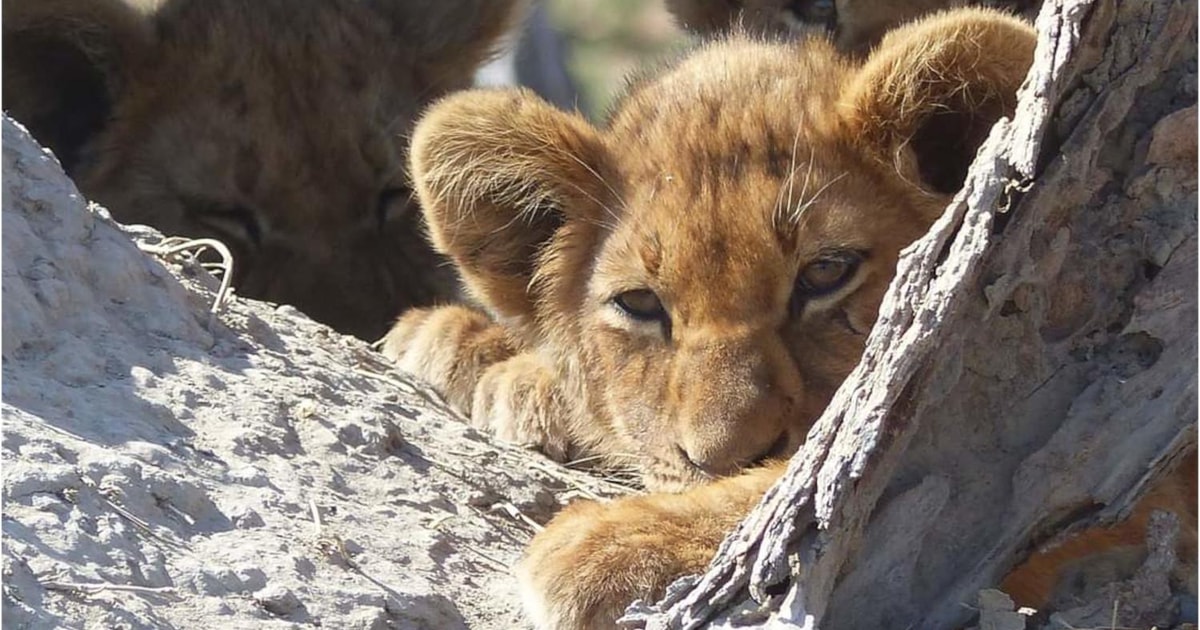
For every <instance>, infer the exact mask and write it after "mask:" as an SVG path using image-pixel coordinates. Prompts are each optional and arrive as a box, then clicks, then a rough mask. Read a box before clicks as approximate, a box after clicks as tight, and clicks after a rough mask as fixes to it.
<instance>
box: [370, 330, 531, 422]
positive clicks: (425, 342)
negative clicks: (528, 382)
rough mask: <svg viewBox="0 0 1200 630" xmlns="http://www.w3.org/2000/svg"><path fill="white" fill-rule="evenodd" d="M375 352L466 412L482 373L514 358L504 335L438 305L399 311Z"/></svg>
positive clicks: (506, 333) (509, 338) (506, 335)
mask: <svg viewBox="0 0 1200 630" xmlns="http://www.w3.org/2000/svg"><path fill="white" fill-rule="evenodd" d="M381 351H382V352H383V354H384V356H386V357H387V358H389V359H391V360H393V361H395V362H396V365H397V366H399V367H400V369H402V370H404V371H405V372H408V373H409V374H412V375H414V376H417V377H419V378H421V379H422V380H424V381H425V382H427V383H429V384H430V385H432V386H433V388H434V389H436V390H438V392H440V393H441V394H442V396H444V397H445V398H446V400H447V401H448V402H449V403H450V404H452V405H454V406H455V407H458V408H459V409H460V410H462V411H463V412H464V413H470V411H471V402H472V400H473V399H474V397H475V386H476V385H478V384H479V379H480V377H481V376H483V372H484V370H486V369H487V368H489V367H491V366H492V365H495V364H497V363H499V362H501V361H504V360H506V359H508V358H510V357H512V356H513V355H515V354H516V352H517V347H516V344H515V343H514V341H513V339H511V337H510V336H509V334H508V331H507V330H505V329H504V327H503V326H501V325H499V324H497V323H495V322H493V321H492V320H491V318H490V317H488V316H487V315H486V314H484V313H482V312H480V311H477V310H475V309H473V308H468V307H465V306H441V307H434V308H416V309H412V310H409V311H407V312H405V313H404V315H402V316H400V318H399V319H398V320H396V323H395V324H393V325H392V329H391V330H390V331H388V334H387V336H386V337H384V338H383V346H382V348H381Z"/></svg>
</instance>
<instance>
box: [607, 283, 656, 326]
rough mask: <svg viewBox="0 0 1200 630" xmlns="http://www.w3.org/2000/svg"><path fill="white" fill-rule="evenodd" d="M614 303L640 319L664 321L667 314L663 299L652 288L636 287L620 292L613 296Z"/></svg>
mask: <svg viewBox="0 0 1200 630" xmlns="http://www.w3.org/2000/svg"><path fill="white" fill-rule="evenodd" d="M613 304H616V305H617V308H619V309H621V311H622V312H624V313H625V314H626V315H628V316H630V317H632V318H634V319H636V320H638V321H643V322H654V321H662V320H664V319H665V318H666V316H667V312H666V310H665V309H663V305H662V301H660V300H659V299H658V296H657V295H655V294H654V292H653V291H651V290H650V289H634V290H633V291H626V292H624V293H620V294H618V295H617V296H616V297H614V298H613Z"/></svg>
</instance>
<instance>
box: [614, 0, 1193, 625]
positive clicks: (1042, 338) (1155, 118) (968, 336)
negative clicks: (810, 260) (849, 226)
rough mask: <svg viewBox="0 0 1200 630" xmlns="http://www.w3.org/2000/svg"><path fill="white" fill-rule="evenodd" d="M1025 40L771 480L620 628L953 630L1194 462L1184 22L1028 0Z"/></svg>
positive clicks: (1155, 2) (1183, 15) (1189, 84)
mask: <svg viewBox="0 0 1200 630" xmlns="http://www.w3.org/2000/svg"><path fill="white" fill-rule="evenodd" d="M1037 25H1038V29H1039V31H1040V40H1039V44H1038V50H1037V55H1036V61H1035V65H1034V67H1033V70H1032V71H1031V73H1030V76H1029V79H1028V81H1027V83H1026V85H1025V87H1024V88H1023V90H1022V94H1021V98H1020V105H1019V110H1018V113H1017V115H1016V117H1015V118H1014V120H1012V121H1011V122H1002V123H1000V124H998V125H997V126H996V128H995V129H994V130H993V133H992V134H991V137H990V138H989V140H988V141H987V143H986V144H985V146H984V148H983V149H982V150H981V152H980V154H979V157H978V159H977V160H976V162H975V164H974V166H973V168H972V170H971V174H970V176H969V177H968V182H967V184H966V186H965V188H964V190H963V192H962V193H961V194H960V195H959V196H958V197H957V198H956V200H955V202H954V203H953V204H952V205H951V207H950V208H949V209H948V210H947V213H946V215H945V216H944V217H943V218H942V219H941V220H940V221H939V222H938V223H937V224H936V225H935V226H934V228H933V229H932V231H931V233H930V234H929V235H928V236H927V237H926V238H924V239H923V240H921V241H920V242H918V243H917V244H916V245H915V246H914V247H913V248H912V250H911V251H910V252H909V253H908V255H907V256H905V257H904V258H903V260H901V262H900V265H899V271H898V274H897V278H896V281H895V282H894V283H893V286H892V288H891V291H890V292H889V295H888V297H887V299H886V300H885V303H884V306H883V309H882V311H881V315H880V319H879V322H878V324H877V326H876V330H875V332H874V333H873V334H872V337H871V340H870V342H869V344H868V348H867V351H866V354H865V356H864V358H863V361H862V363H861V365H860V366H859V367H858V369H857V370H855V372H854V373H853V374H852V375H851V377H850V378H849V379H848V380H847V382H846V383H845V385H844V386H843V387H842V388H841V390H840V391H839V393H838V395H837V397H836V399H835V400H834V402H833V404H832V405H831V407H830V408H829V410H828V411H827V412H826V413H825V415H824V416H823V417H822V418H821V419H820V421H819V422H818V424H817V426H816V427H815V428H814V429H813V431H812V432H811V433H810V435H809V440H808V442H807V444H806V445H805V446H804V448H803V449H802V450H801V451H800V453H798V454H797V456H796V457H795V458H794V460H793V462H792V465H791V468H790V470H789V472H788V475H787V476H786V477H785V478H784V479H783V480H782V481H781V483H779V484H778V485H777V486H776V487H775V488H774V489H773V490H771V491H770V492H769V493H768V494H767V496H766V497H765V498H764V500H763V502H762V503H761V504H760V505H759V507H758V508H757V509H756V510H755V511H754V512H753V513H752V514H751V515H750V517H749V518H748V519H747V520H746V521H745V522H744V523H743V524H742V526H741V527H740V528H739V529H738V530H737V531H736V532H735V533H733V534H732V535H731V536H730V537H729V538H728V539H727V540H726V542H725V544H724V545H723V547H722V549H721V551H720V553H719V555H718V557H717V558H716V559H715V560H714V562H713V564H712V565H711V567H710V569H709V571H708V573H707V574H706V575H704V576H703V577H701V578H699V579H689V580H685V581H682V582H680V583H678V584H676V585H675V587H674V588H672V589H671V591H670V592H669V594H668V596H667V598H666V600H665V601H663V602H660V603H659V604H658V605H656V606H652V607H646V606H643V607H641V609H640V611H638V612H635V613H634V614H633V615H631V621H632V622H633V625H638V624H639V623H640V624H643V625H645V626H646V627H655V628H656V627H679V626H682V627H695V626H697V625H698V624H700V623H701V622H704V621H705V620H708V621H710V622H711V621H712V620H713V619H717V620H721V619H724V620H725V622H726V623H732V624H735V625H743V624H744V623H746V622H749V623H750V624H753V623H758V622H755V621H753V620H754V619H755V618H757V619H760V620H761V619H762V618H763V616H762V614H761V613H762V610H761V609H767V610H770V611H773V613H772V614H773V618H774V619H775V620H787V621H791V622H794V623H797V624H804V625H805V627H821V628H826V629H829V628H954V627H961V626H963V625H965V624H968V623H970V622H971V619H972V617H973V616H974V615H975V614H976V613H975V611H974V609H973V608H972V606H974V605H975V604H976V599H977V594H978V592H979V591H980V589H984V588H988V587H990V586H993V585H996V584H998V583H999V582H1000V580H1001V579H1002V578H1003V576H1004V575H1005V574H1006V573H1007V572H1008V571H1009V570H1010V569H1011V568H1012V567H1013V566H1014V564H1015V563H1016V562H1018V561H1019V560H1020V559H1021V557H1022V556H1023V555H1027V553H1028V551H1029V550H1030V549H1032V548H1035V546H1036V545H1037V544H1039V543H1042V542H1044V541H1047V540H1049V539H1051V538H1052V537H1053V536H1055V535H1059V534H1064V533H1067V532H1070V531H1077V530H1078V529H1079V528H1081V527H1086V526H1090V525H1094V524H1097V523H1104V522H1110V521H1112V520H1114V519H1116V518H1118V517H1120V516H1121V515H1123V513H1124V512H1125V511H1127V510H1128V508H1129V507H1130V505H1131V504H1132V502H1133V501H1134V500H1135V499H1136V498H1137V497H1138V496H1139V495H1140V493H1142V492H1143V491H1144V489H1145V486H1146V484H1147V483H1148V482H1149V481H1151V480H1152V479H1153V478H1154V477H1155V476H1156V475H1157V474H1158V473H1159V472H1160V471H1162V470H1163V469H1164V468H1165V467H1166V466H1167V465H1168V464H1169V463H1170V462H1171V461H1172V460H1173V458H1176V457H1178V456H1180V455H1181V454H1182V453H1183V452H1184V451H1186V450H1188V449H1194V448H1195V440H1196V431H1195V424H1194V422H1195V418H1196V381H1197V356H1196V309H1197V305H1196V302H1197V300H1196V208H1197V196H1196V190H1197V188H1196V107H1195V103H1196V3H1195V2H1181V1H1171V0H1140V1H1138V0H1120V1H1118V0H1107V1H1098V2H1089V1H1086V0H1048V1H1047V2H1046V3H1045V6H1044V8H1043V10H1042V13H1041V15H1040V17H1039V18H1038V24H1037ZM785 586H786V588H784V587H785ZM772 594H775V595H774V596H772ZM751 599H753V600H754V601H757V602H765V604H763V605H759V604H755V603H753V602H752V601H750V600H751ZM756 607H757V608H759V609H760V610H759V612H758V613H752V614H748V613H747V610H750V609H754V608H756ZM734 611H740V612H734ZM1153 612H1154V611H1145V610H1143V611H1138V610H1133V609H1131V608H1127V609H1124V610H1121V611H1120V614H1119V618H1118V625H1121V623H1123V622H1122V621H1121V620H1122V619H1128V618H1129V617H1128V615H1145V614H1152V613H1153ZM1138 619H1145V617H1138ZM739 620H740V621H739ZM1105 627H1107V619H1106V623H1105Z"/></svg>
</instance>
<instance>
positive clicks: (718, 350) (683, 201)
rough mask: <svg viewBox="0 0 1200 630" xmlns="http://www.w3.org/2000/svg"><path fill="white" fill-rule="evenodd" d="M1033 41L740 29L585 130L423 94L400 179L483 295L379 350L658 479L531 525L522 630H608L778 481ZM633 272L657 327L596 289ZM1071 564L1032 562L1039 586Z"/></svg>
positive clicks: (1018, 77) (528, 100) (498, 421)
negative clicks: (811, 276) (875, 44)
mask: <svg viewBox="0 0 1200 630" xmlns="http://www.w3.org/2000/svg"><path fill="white" fill-rule="evenodd" d="M1033 45H1034V35H1033V33H1032V31H1031V29H1030V28H1029V27H1028V26H1026V25H1025V24H1023V23H1022V22H1019V21H1017V20H1016V19H1014V18H1010V17H1006V16H1004V15H1001V14H999V13H994V12H989V11H982V10H962V11H958V12H954V13H947V14H941V15H937V16H934V17H931V18H929V19H927V20H925V21H922V22H919V23H915V24H913V25H910V26H907V27H904V28H902V29H899V30H897V31H894V32H892V33H891V34H890V35H888V36H887V37H886V38H885V39H884V40H883V42H882V43H881V44H880V46H879V48H878V49H877V50H876V51H875V52H874V53H872V54H871V55H870V56H869V57H867V58H866V59H865V60H863V61H858V60H855V59H853V58H849V57H844V56H842V55H841V54H840V53H838V52H836V49H835V48H834V46H832V45H831V44H830V43H829V42H827V41H825V40H822V39H812V40H805V41H801V42H798V43H793V44H779V43H765V42H762V41H758V40H755V39H753V38H749V37H746V36H744V35H734V36H731V37H729V38H727V39H724V40H720V41H717V42H713V43H711V44H708V45H706V46H704V47H702V48H701V49H699V50H697V51H695V52H694V53H692V54H691V55H689V56H688V57H687V58H685V59H684V60H682V61H680V62H678V63H675V64H671V65H668V66H666V67H664V68H662V69H659V70H658V71H656V72H650V73H647V74H646V75H645V76H643V77H642V78H640V79H638V80H635V81H633V82H632V84H631V85H630V87H629V88H628V90H627V93H626V94H625V95H624V97H623V98H622V99H620V101H619V103H618V105H617V106H616V108H615V111H614V112H613V114H612V116H611V118H610V120H609V121H608V123H607V124H606V125H604V126H602V127H599V128H598V127H596V126H593V125H591V124H589V123H588V122H587V121H585V120H584V119H583V118H581V117H579V116H577V115H574V114H569V113H564V112H561V111H558V110H555V109H553V108H552V107H550V106H549V105H547V104H545V103H544V102H542V101H541V100H539V99H537V98H536V97H534V96H533V95H531V94H529V93H527V92H523V91H474V92H468V93H464V94H459V95H455V96H451V97H448V98H446V99H444V100H443V101H441V102H439V103H438V104H437V105H436V106H434V107H433V108H432V109H431V110H430V112H429V113H428V115H427V116H426V117H425V118H424V119H423V120H422V121H421V123H420V124H419V125H418V127H417V129H416V130H415V132H414V139H413V152H412V171H413V174H414V177H415V181H416V186H417V190H418V193H419V196H420V199H421V203H422V205H423V208H424V211H425V213H426V217H427V220H428V223H429V225H430V229H431V234H432V237H433V239H434V242H435V243H436V246H437V248H438V249H439V251H442V252H444V253H445V254H447V255H448V256H449V257H450V258H451V259H452V260H453V261H454V263H455V265H456V267H457V268H458V270H459V271H460V272H461V273H462V274H463V277H464V279H465V282H466V285H467V288H468V289H469V291H470V292H471V294H472V295H473V296H474V297H475V299H476V300H477V301H478V303H479V304H480V305H482V308H480V309H476V308H473V307H468V306H454V307H447V308H441V309H422V310H418V311H415V312H412V313H409V314H408V315H405V316H404V317H402V318H401V319H400V320H399V321H398V323H397V324H396V326H395V328H394V329H393V331H392V333H391V334H390V335H389V337H388V339H387V343H386V345H385V352H386V353H388V354H389V355H390V356H392V357H394V358H396V359H397V360H398V361H399V364H400V366H401V367H403V368H405V369H407V370H410V371H412V372H414V373H416V374H418V375H421V376H422V377H424V378H426V379H428V380H429V381H430V382H432V383H433V384H434V385H435V386H437V387H438V388H439V389H440V390H441V391H442V392H444V393H445V394H446V396H447V398H448V399H449V400H450V401H451V402H452V403H454V404H456V405H459V406H460V407H462V408H463V409H464V410H465V411H467V412H469V414H470V416H471V421H472V422H473V423H475V424H476V425H478V426H480V427H484V428H487V429H489V430H491V431H493V432H495V433H497V434H498V435H499V436H501V437H503V438H504V439H507V440H511V441H516V442H520V443H523V444H526V445H530V446H534V447H537V448H540V449H542V450H543V451H544V452H546V453H547V454H549V455H550V456H552V457H554V458H556V459H560V460H564V459H576V458H589V459H593V458H597V457H598V458H607V459H608V460H609V463H610V465H612V466H615V467H618V468H623V469H632V470H635V471H638V472H640V473H641V474H642V478H643V481H644V482H645V485H646V486H647V487H648V488H649V489H650V490H652V491H660V493H657V494H650V495H647V496H641V497H633V498H626V499H620V500H617V501H614V502H611V503H608V504H598V503H591V502H579V503H576V504H574V505H572V506H570V507H568V508H567V509H566V510H564V511H563V512H562V513H561V514H560V515H559V516H557V517H556V518H555V519H554V520H553V521H552V522H551V523H550V524H549V525H548V526H547V528H546V529H545V531H543V532H542V533H540V534H538V535H537V536H536V537H535V538H534V540H533V542H532V544H531V546H530V548H529V550H528V552H527V556H526V558H525V560H524V561H523V562H522V564H521V566H520V567H519V569H518V575H519V577H520V584H521V593H522V597H523V599H524V603H525V608H526V610H527V612H528V613H529V615H530V617H531V618H532V619H533V620H534V622H535V623H536V625H537V626H538V627H540V628H566V629H572V628H609V627H612V625H613V620H614V618H615V617H616V616H617V615H619V613H620V612H621V611H622V610H623V609H624V607H625V605H626V604H627V603H629V602H630V601H631V600H632V599H634V598H637V597H641V598H647V597H650V598H653V597H657V596H658V595H660V594H661V592H662V588H663V587H664V586H665V585H666V584H668V583H669V582H670V581H671V580H672V579H674V578H675V577H677V576H679V575H681V574H684V573H692V572H697V571H700V570H702V569H703V568H704V566H705V565H706V564H707V563H708V561H709V560H710V559H711V557H712V554H713V553H714V551H715V549H716V546H717V544H718V542H719V541H720V540H721V539H722V537H723V536H724V535H725V533H726V532H727V531H728V530H729V529H730V528H731V527H732V526H733V525H734V524H735V523H736V522H737V521H738V520H739V519H740V518H741V517H742V516H743V515H744V514H745V512H746V510H747V509H749V507H750V506H752V505H753V504H754V503H755V502H757V500H758V499H759V497H760V496H761V494H762V492H763V491H764V490H765V489H766V488H767V487H768V486H769V485H770V484H771V483H772V482H773V481H774V480H775V479H776V478H777V477H778V475H779V474H780V473H781V471H782V465H781V464H779V463H771V464H767V465H765V466H760V467H754V466H755V464H756V463H757V462H760V461H761V460H768V461H777V460H776V458H777V457H783V456H786V455H788V454H790V453H791V452H793V451H794V450H795V448H796V447H797V446H798V444H800V442H801V441H802V440H803V439H804V436H805V433H806V431H807V430H808V429H809V427H810V425H811V423H812V422H813V421H814V419H815V418H816V417H817V415H818V414H819V413H820V412H821V410H822V409H823V408H824V407H825V406H826V405H827V404H828V402H829V400H830V397H831V395H832V392H833V391H834V389H835V388H836V387H837V386H838V384H839V383H841V381H842V380H843V379H844V378H845V377H846V375H847V374H848V372H849V371H850V370H851V368H852V367H853V366H854V365H855V363H856V362H857V361H858V359H859V357H860V355H861V353H862V350H863V344H864V341H865V338H866V334H867V333H868V331H869V330H870V328H871V326H872V324H873V323H874V321H875V318H876V316H877V311H878V308H879V303H880V300H881V297H882V294H883V292H884V290H885V288H886V286H887V284H888V282H889V281H890V279H891V277H892V275H893V273H894V266H895V263H896V259H897V255H898V252H899V251H900V249H901V248H903V247H904V246H906V245H907V244H909V243H910V242H911V241H913V240H914V239H916V238H917V237H919V236H920V235H921V234H922V233H923V232H924V231H925V230H926V229H927V228H928V226H929V225H930V223H931V222H932V221H933V220H934V218H935V217H936V216H937V215H938V214H939V213H940V212H941V210H942V209H943V208H944V207H945V205H946V202H947V201H948V198H949V195H950V194H952V192H953V191H954V190H955V189H957V188H958V187H959V186H960V185H961V182H962V177H963V175H964V173H965V169H966V167H967V165H968V164H969V163H970V161H971V159H972V158H973V156H974V153H975V150H976V147H977V146H978V145H979V143H980V142H981V141H982V139H983V137H984V134H986V132H987V130H988V129H989V128H990V126H991V124H992V123H993V122H994V121H995V120H996V119H998V118H999V117H1000V116H1002V115H1004V114H1006V113H1010V112H1011V111H1012V109H1013V107H1014V106H1015V94H1016V91H1017V88H1018V86H1019V85H1020V83H1021V81H1022V80H1023V78H1024V76H1025V73H1026V70H1027V69H1028V66H1029V64H1030V61H1031V59H1032V53H1033ZM845 250H853V251H857V252H860V253H861V255H862V260H863V262H862V264H861V266H860V268H859V270H858V273H857V274H855V275H854V276H853V277H851V278H850V279H849V280H848V281H847V282H846V284H845V285H844V286H843V287H842V288H840V289H839V290H836V291H834V292H832V293H831V294H829V295H826V296H824V297H821V298H819V299H813V300H810V301H809V302H808V303H807V304H805V305H803V308H799V309H797V308H794V307H793V308H790V309H789V298H790V297H791V295H792V293H793V290H794V286H795V282H796V278H797V276H798V275H799V274H801V273H802V272H801V270H802V269H804V268H805V267H806V266H807V265H808V264H810V263H811V262H812V261H814V260H816V259H818V258H819V257H820V256H822V253H823V252H829V251H845ZM640 289H651V290H653V291H654V292H655V293H656V294H657V295H658V296H659V298H660V300H661V302H662V304H663V306H664V309H665V311H666V312H667V314H668V315H669V320H670V323H669V326H666V325H664V324H663V323H662V322H659V321H638V320H636V319H634V318H631V317H630V316H628V315H626V314H623V312H622V311H621V310H620V309H619V308H618V307H617V306H616V304H615V303H614V301H613V298H614V297H615V296H617V295H619V294H621V293H622V292H625V291H630V290H640ZM781 438H782V440H781ZM739 471H740V472H739ZM661 491H681V492H680V493H678V494H666V493H661ZM1191 522H1192V530H1194V529H1195V527H1194V522H1195V519H1194V516H1193V518H1192V521H1191ZM1130 539H1132V535H1131V536H1130ZM1093 548H1094V547H1093ZM1062 560H1063V559H1062V558H1057V559H1053V558H1052V559H1051V560H1049V561H1048V562H1050V563H1051V564H1049V565H1047V564H1045V563H1043V564H1042V565H1041V566H1040V567H1039V566H1038V565H1037V564H1036V563H1037V562H1038V561H1039V560H1038V559H1035V560H1034V561H1032V565H1031V566H1033V568H1032V569H1029V570H1028V571H1027V572H1026V575H1027V576H1031V577H1030V579H1031V580H1032V581H1034V582H1037V583H1033V584H1031V587H1032V589H1033V590H1035V591H1037V590H1039V589H1040V590H1044V589H1045V588H1048V587H1047V586H1046V585H1045V582H1047V580H1046V579H1043V577H1041V576H1043V575H1045V574H1054V571H1055V567H1054V564H1053V563H1057V562H1061V561H1062ZM1017 579H1018V581H1019V580H1020V579H1022V578H1021V577H1020V575H1019V574H1018V575H1017ZM1014 590H1016V589H1014ZM1037 595H1038V594H1037V593H1033V594H1029V593H1025V594H1023V596H1029V597H1036V596H1037Z"/></svg>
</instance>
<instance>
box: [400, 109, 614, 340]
mask: <svg viewBox="0 0 1200 630" xmlns="http://www.w3.org/2000/svg"><path fill="white" fill-rule="evenodd" d="M410 155H411V172H412V177H413V180H414V183H415V188H416V191H417V194H418V196H419V198H420V201H421V208H422V210H423V212H424V213H425V219H426V223H427V224H428V226H429V232H430V236H431V237H432V239H433V243H434V245H435V246H436V247H437V248H438V249H439V250H440V251H441V252H442V253H444V254H446V255H448V256H450V258H451V259H453V260H454V262H455V264H456V265H457V266H458V269H459V271H460V272H461V273H462V275H463V279H464V280H465V281H466V283H467V287H468V288H469V289H470V290H471V292H472V293H473V294H474V296H475V297H476V298H478V299H479V300H481V301H482V302H483V303H484V304H485V305H486V306H488V307H489V308H490V309H491V310H492V311H494V312H495V313H496V314H497V315H501V316H504V317H518V318H519V317H526V316H528V315H530V314H531V313H532V312H533V306H534V302H535V301H536V299H537V295H536V293H537V291H538V287H537V283H536V282H534V280H535V278H536V277H537V270H538V269H539V268H540V267H542V266H544V265H546V264H550V263H554V262H561V259H562V258H563V257H564V256H568V255H569V254H568V252H570V251H572V250H575V251H578V249H579V248H580V247H586V242H587V241H588V240H589V239H593V238H594V236H592V235H591V233H592V232H593V231H594V230H595V229H596V226H598V225H599V224H600V222H601V221H600V218H601V217H602V216H603V215H602V214H601V212H603V211H604V210H603V209H604V208H605V207H607V206H608V204H610V203H611V202H610V201H606V199H608V197H609V189H608V188H607V187H606V186H605V185H604V183H603V182H604V179H602V177H603V175H602V174H603V173H604V172H606V171H607V170H608V167H607V160H606V155H607V154H606V152H605V150H604V147H603V144H602V141H601V139H600V138H599V136H598V135H597V132H596V130H595V128H593V127H592V126H591V125H590V124H588V123H587V122H586V121H585V120H584V119H583V118H581V117H580V116H578V115H576V114H569V113H567V112H564V111H561V110H558V109H555V108H554V107H553V106H551V105H550V104H548V103H546V102H545V101H543V100H541V99H540V98H538V97H537V96H535V95H534V94H533V93H532V92H529V91H527V90H523V89H513V90H473V91H468V92H460V93H457V94H454V95H451V96H449V97H447V98H446V99H444V100H442V101H440V102H439V103H437V104H436V105H434V106H433V107H432V108H430V110H429V111H428V113H427V114H426V115H425V117H424V118H423V119H422V120H421V121H420V122H419V123H418V124H417V127H416V129H415V130H414V132H413V138H412V148H411V154H410Z"/></svg>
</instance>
